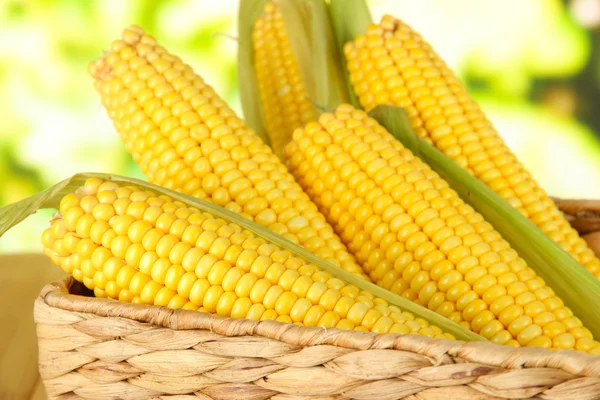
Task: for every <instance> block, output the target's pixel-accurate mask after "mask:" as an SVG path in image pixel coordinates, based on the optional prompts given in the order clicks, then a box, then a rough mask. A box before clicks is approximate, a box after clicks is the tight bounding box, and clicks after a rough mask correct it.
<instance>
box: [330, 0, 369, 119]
mask: <svg viewBox="0 0 600 400" xmlns="http://www.w3.org/2000/svg"><path fill="white" fill-rule="evenodd" d="M329 12H330V14H331V22H332V24H333V30H334V32H335V39H336V43H337V48H338V54H339V59H340V63H341V68H342V71H343V76H344V81H345V82H346V93H348V96H349V97H348V98H349V101H350V103H351V104H352V105H353V106H354V107H356V108H361V106H360V103H359V102H358V99H357V98H356V95H355V94H354V90H353V89H352V84H351V83H350V79H349V76H348V68H347V67H346V58H345V57H344V45H345V44H346V43H348V42H350V41H352V40H354V39H355V38H356V37H357V36H358V35H362V34H364V33H365V32H366V31H367V28H368V26H369V25H370V24H371V23H373V18H371V12H370V11H369V7H368V6H367V2H366V1H365V0H330V2H329Z"/></svg>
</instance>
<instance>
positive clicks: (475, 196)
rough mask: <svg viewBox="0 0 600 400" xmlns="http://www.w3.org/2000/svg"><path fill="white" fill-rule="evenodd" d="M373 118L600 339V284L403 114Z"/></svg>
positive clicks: (380, 109)
mask: <svg viewBox="0 0 600 400" xmlns="http://www.w3.org/2000/svg"><path fill="white" fill-rule="evenodd" d="M369 115H370V116H372V117H373V118H375V119H376V120H377V121H378V122H379V123H380V124H381V125H382V126H383V127H385V128H386V129H387V130H388V132H390V133H391V134H392V135H393V136H394V137H395V138H396V139H398V140H399V141H400V142H401V143H402V144H403V145H404V146H405V147H406V148H408V149H409V150H411V152H412V153H413V154H415V155H417V156H418V157H419V158H420V159H421V160H423V161H424V162H425V163H427V165H429V166H430V167H431V168H432V169H433V170H434V171H435V172H437V173H438V174H439V175H440V176H441V177H442V178H443V179H444V180H445V181H446V182H448V184H449V185H450V187H451V188H452V189H453V190H455V191H456V192H457V193H458V195H459V196H460V197H461V199H464V200H465V202H466V203H468V204H469V205H470V206H472V207H473V208H474V209H475V210H476V211H477V212H479V213H480V214H481V215H482V216H483V217H484V218H485V220H486V221H487V222H489V223H491V224H492V225H493V226H494V228H495V229H496V230H497V231H498V232H499V233H500V234H501V235H502V237H503V238H504V239H506V241H508V242H509V243H510V245H511V247H512V248H513V249H515V250H516V251H517V252H518V254H519V256H521V257H522V258H523V259H524V260H525V261H526V262H527V264H528V265H529V266H530V267H531V268H532V269H533V270H534V271H535V272H536V274H537V275H538V276H539V277H540V278H542V279H543V280H544V281H545V282H546V284H547V285H548V286H550V287H551V288H552V289H553V290H554V291H555V292H556V294H557V295H558V296H559V297H560V298H561V299H562V300H564V301H565V303H566V304H568V305H569V307H570V308H571V309H572V310H573V311H574V312H575V314H576V315H577V316H578V317H579V318H581V320H582V321H583V323H584V325H586V326H588V327H589V328H590V330H591V331H592V334H593V335H594V336H595V337H598V336H600V316H599V315H598V313H597V311H596V310H598V309H599V308H600V298H599V297H598V295H597V294H598V293H600V280H598V279H596V277H594V276H593V275H591V274H590V273H589V272H588V271H587V270H586V269H585V268H583V266H582V265H581V264H579V263H578V262H577V261H575V260H574V259H573V258H572V257H571V256H569V255H568V254H567V253H566V252H565V251H564V250H562V249H561V248H560V247H559V246H558V245H557V244H556V243H554V242H553V241H552V239H550V238H549V237H548V236H547V235H546V234H544V233H543V232H542V231H541V230H540V229H538V228H537V227H536V226H535V225H534V224H533V223H532V222H531V221H529V220H528V219H527V218H525V217H524V216H523V215H522V214H521V213H520V212H519V211H518V210H516V209H515V208H514V207H512V206H511V205H509V204H508V203H507V202H506V201H505V200H504V199H502V198H501V197H500V196H499V195H498V194H496V193H494V191H493V190H491V189H490V188H489V187H487V186H486V185H485V184H484V183H483V182H481V181H480V180H479V179H477V178H475V177H473V176H472V175H470V174H469V173H468V172H467V171H466V170H464V169H463V168H461V167H460V166H458V165H457V164H456V163H454V162H453V161H452V160H450V159H449V158H448V157H446V156H445V155H444V154H443V153H442V152H440V151H439V150H437V149H436V148H435V147H433V146H432V145H431V144H429V143H427V142H426V141H425V140H424V139H421V138H419V137H417V136H416V135H415V133H414V132H413V130H412V128H411V123H410V119H409V118H408V116H407V115H406V113H405V112H404V110H402V109H400V108H398V107H394V106H382V105H380V106H377V107H376V108H374V109H373V110H372V111H371V112H369ZM561 209H562V208H561ZM584 237H585V236H584Z"/></svg>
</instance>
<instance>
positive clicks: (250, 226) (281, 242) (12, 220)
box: [0, 173, 485, 341]
mask: <svg viewBox="0 0 600 400" xmlns="http://www.w3.org/2000/svg"><path fill="white" fill-rule="evenodd" d="M88 178H99V179H102V180H109V181H114V182H119V183H125V184H128V185H135V186H137V187H140V188H143V189H146V190H150V191H153V192H155V193H160V194H165V195H167V196H169V197H171V198H172V199H174V200H178V201H181V202H183V203H185V204H187V205H189V206H190V207H195V208H197V209H199V210H201V211H204V212H209V213H211V214H212V215H214V216H215V217H218V218H222V219H224V220H226V221H229V222H233V223H236V224H238V225H240V226H241V227H242V228H244V229H247V230H249V231H251V232H254V234H256V235H257V236H259V237H261V238H263V239H265V240H267V241H268V242H271V243H273V244H276V245H278V246H279V247H281V248H283V249H286V250H288V251H289V252H291V253H292V254H295V255H296V256H298V257H301V258H303V259H304V260H306V261H308V262H310V263H313V264H314V265H317V266H319V267H320V268H322V269H323V270H325V271H327V272H329V273H331V274H332V275H334V276H336V277H338V278H340V279H342V280H344V281H346V282H348V283H350V284H353V285H355V286H357V287H358V288H360V289H362V290H366V291H369V292H371V293H372V294H373V295H375V296H377V297H380V298H382V299H384V300H386V301H388V302H389V303H390V304H394V305H396V306H398V307H400V308H401V309H402V310H405V311H409V312H411V313H413V314H414V315H415V317H420V318H423V319H425V320H426V321H428V322H429V323H431V324H434V325H436V326H438V327H439V328H441V329H442V330H443V331H444V332H447V333H451V334H453V335H454V336H455V337H456V338H457V339H458V340H464V341H485V339H484V338H483V337H481V336H479V335H477V334H475V333H473V332H471V331H469V330H467V329H466V328H464V327H462V326H460V325H458V324H456V323H455V322H452V321H450V320H449V319H447V318H444V317H442V316H441V315H438V314H436V313H434V312H433V311H430V310H428V309H426V308H424V307H421V306H419V305H417V304H415V303H413V302H411V301H410V300H407V299H405V298H403V297H401V296H398V295H396V294H393V293H392V292H390V291H388V290H385V289H383V288H382V287H380V286H377V285H375V284H373V283H370V282H368V281H366V280H364V279H362V278H359V277H358V276H356V275H353V274H351V273H349V272H347V271H344V270H343V269H341V268H339V267H337V266H335V265H334V264H331V263H329V262H327V261H325V260H323V259H321V258H319V257H317V256H315V255H314V254H312V253H310V252H309V251H307V250H306V249H304V248H303V247H301V246H299V245H297V244H295V243H293V242H291V241H289V240H287V239H285V238H284V237H282V236H280V235H277V234H275V233H273V232H272V231H270V230H269V229H267V228H264V227H262V226H260V225H258V224H256V223H254V222H252V221H250V220H248V219H246V218H244V217H242V216H240V215H238V214H236V213H234V212H232V211H229V210H227V209H225V208H223V207H220V206H217V205H216V204H213V203H209V202H207V201H204V200H199V199H197V198H194V197H191V196H187V195H184V194H181V193H179V192H176V191H174V190H170V189H166V188H163V187H161V186H157V185H153V184H150V183H148V182H144V181H141V180H138V179H133V178H127V177H123V176H118V175H110V174H98V173H81V174H76V175H73V176H72V177H70V178H68V179H65V180H63V181H62V182H59V183H57V184H56V185H54V186H52V187H50V188H48V189H46V190H44V191H43V192H40V193H38V194H36V195H34V196H31V197H29V198H26V199H24V200H21V201H19V202H17V203H13V204H10V205H8V206H5V207H3V208H0V236H2V235H3V234H4V233H5V232H6V231H7V230H8V229H10V228H11V227H13V226H14V225H16V224H18V223H19V222H21V221H22V220H24V219H25V218H27V217H28V216H29V215H31V214H33V213H35V212H36V211H37V210H39V209H42V208H58V206H59V204H60V200H61V199H62V197H63V196H65V195H66V194H68V193H73V192H74V191H75V190H76V189H77V188H78V187H80V186H82V185H83V184H84V183H85V181H86V180H87V179H88Z"/></svg>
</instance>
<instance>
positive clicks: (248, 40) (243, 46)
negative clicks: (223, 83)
mask: <svg viewBox="0 0 600 400" xmlns="http://www.w3.org/2000/svg"><path fill="white" fill-rule="evenodd" d="M268 1H269V0H241V1H240V7H239V11H238V56H237V72H238V88H239V92H240V101H241V103H242V110H243V112H244V119H245V120H246V123H247V124H248V126H249V127H250V128H252V129H253V130H254V132H256V134H257V135H258V136H259V137H260V138H261V139H262V140H263V141H264V142H265V143H266V144H268V145H270V144H271V141H270V139H269V135H268V134H267V129H266V125H265V121H264V117H263V110H262V106H261V103H260V96H259V92H258V83H257V82H256V71H255V69H254V51H253V50H252V31H253V30H254V21H256V19H257V18H258V17H259V16H260V15H261V13H262V10H263V8H264V7H265V4H267V2H268Z"/></svg>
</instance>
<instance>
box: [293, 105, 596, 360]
mask: <svg viewBox="0 0 600 400" xmlns="http://www.w3.org/2000/svg"><path fill="white" fill-rule="evenodd" d="M286 151H287V154H286V155H287V157H288V166H289V168H290V171H291V172H292V173H293V174H294V175H295V176H296V177H297V179H298V182H299V183H300V184H301V185H302V186H303V187H304V189H305V190H306V192H307V193H308V194H309V195H310V197H311V198H312V199H313V201H314V202H315V204H317V205H318V206H319V207H320V209H321V210H322V212H323V213H324V214H325V215H326V217H327V218H328V220H329V221H330V223H331V224H332V225H333V226H334V229H335V230H336V232H337V233H338V234H339V235H340V237H341V238H342V240H343V241H344V243H346V245H347V246H348V249H349V250H350V251H351V252H352V253H353V254H354V255H355V257H356V259H357V261H358V262H360V263H362V264H363V267H364V269H365V272H367V273H368V274H369V275H370V277H371V279H372V280H373V282H375V283H377V284H379V285H380V286H382V287H384V288H386V289H389V290H391V291H392V292H395V293H397V294H400V295H402V296H404V297H406V298H408V299H410V300H412V301H414V302H416V303H418V304H420V305H422V306H425V307H427V308H429V309H431V310H433V311H435V312H437V313H439V314H441V315H443V316H445V317H447V318H449V319H451V320H453V321H454V322H457V323H460V324H461V325H463V326H465V327H467V328H469V329H471V330H472V331H474V332H476V333H478V334H480V335H482V336H484V337H485V338H487V339H489V340H491V341H492V342H495V343H498V344H505V345H512V346H541V347H546V348H555V349H565V348H566V349H577V350H582V351H592V352H600V344H599V343H597V342H595V341H594V340H593V338H592V334H591V333H590V331H589V330H588V329H587V328H584V327H583V326H582V323H581V321H580V320H579V319H578V318H576V317H574V316H573V313H572V312H571V310H570V309H569V308H567V307H565V306H564V304H563V302H562V301H561V300H560V299H559V298H558V297H556V296H555V294H554V292H553V291H552V289H551V288H550V287H547V286H546V285H545V283H544V281H543V280H542V279H541V278H539V277H537V276H536V274H535V272H534V271H533V270H532V269H531V268H529V267H528V266H527V265H526V263H525V262H524V261H523V259H521V258H520V257H519V256H518V254H517V253H516V252H515V251H514V250H513V249H511V248H510V246H509V244H508V243H507V242H506V241H505V240H504V239H502V237H501V236H500V235H499V234H498V233H497V232H496V231H495V230H494V229H493V227H492V226H491V225H490V224H489V223H487V222H486V221H484V220H483V218H482V217H481V215H479V214H477V213H476V212H475V211H474V210H473V209H472V208H471V207H470V206H468V205H467V204H465V203H464V202H463V201H462V200H461V199H460V197H458V195H457V194H456V192H454V191H453V190H452V189H450V187H449V186H448V184H447V183H446V182H445V181H444V180H442V179H441V178H440V177H439V176H438V175H437V174H436V173H435V172H434V171H432V170H431V169H430V168H429V166H427V164H425V163H424V162H422V161H421V160H420V159H419V158H417V157H415V156H414V155H413V154H412V153H411V152H410V151H409V150H408V149H406V148H404V147H403V146H402V144H400V142H398V141H397V140H396V139H395V138H394V137H393V136H392V135H390V134H389V133H388V132H387V131H385V129H383V128H382V127H381V126H380V125H379V124H377V122H376V121H375V120H373V119H371V118H368V116H367V115H366V113H365V112H363V111H358V110H355V109H354V108H353V107H352V106H348V105H342V106H340V107H339V108H338V109H337V111H336V112H335V114H322V115H321V116H320V117H319V120H318V123H310V124H308V125H307V126H306V127H305V128H304V129H297V130H296V131H295V132H294V136H293V141H292V142H291V143H290V144H289V145H288V147H287V149H286Z"/></svg>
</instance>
